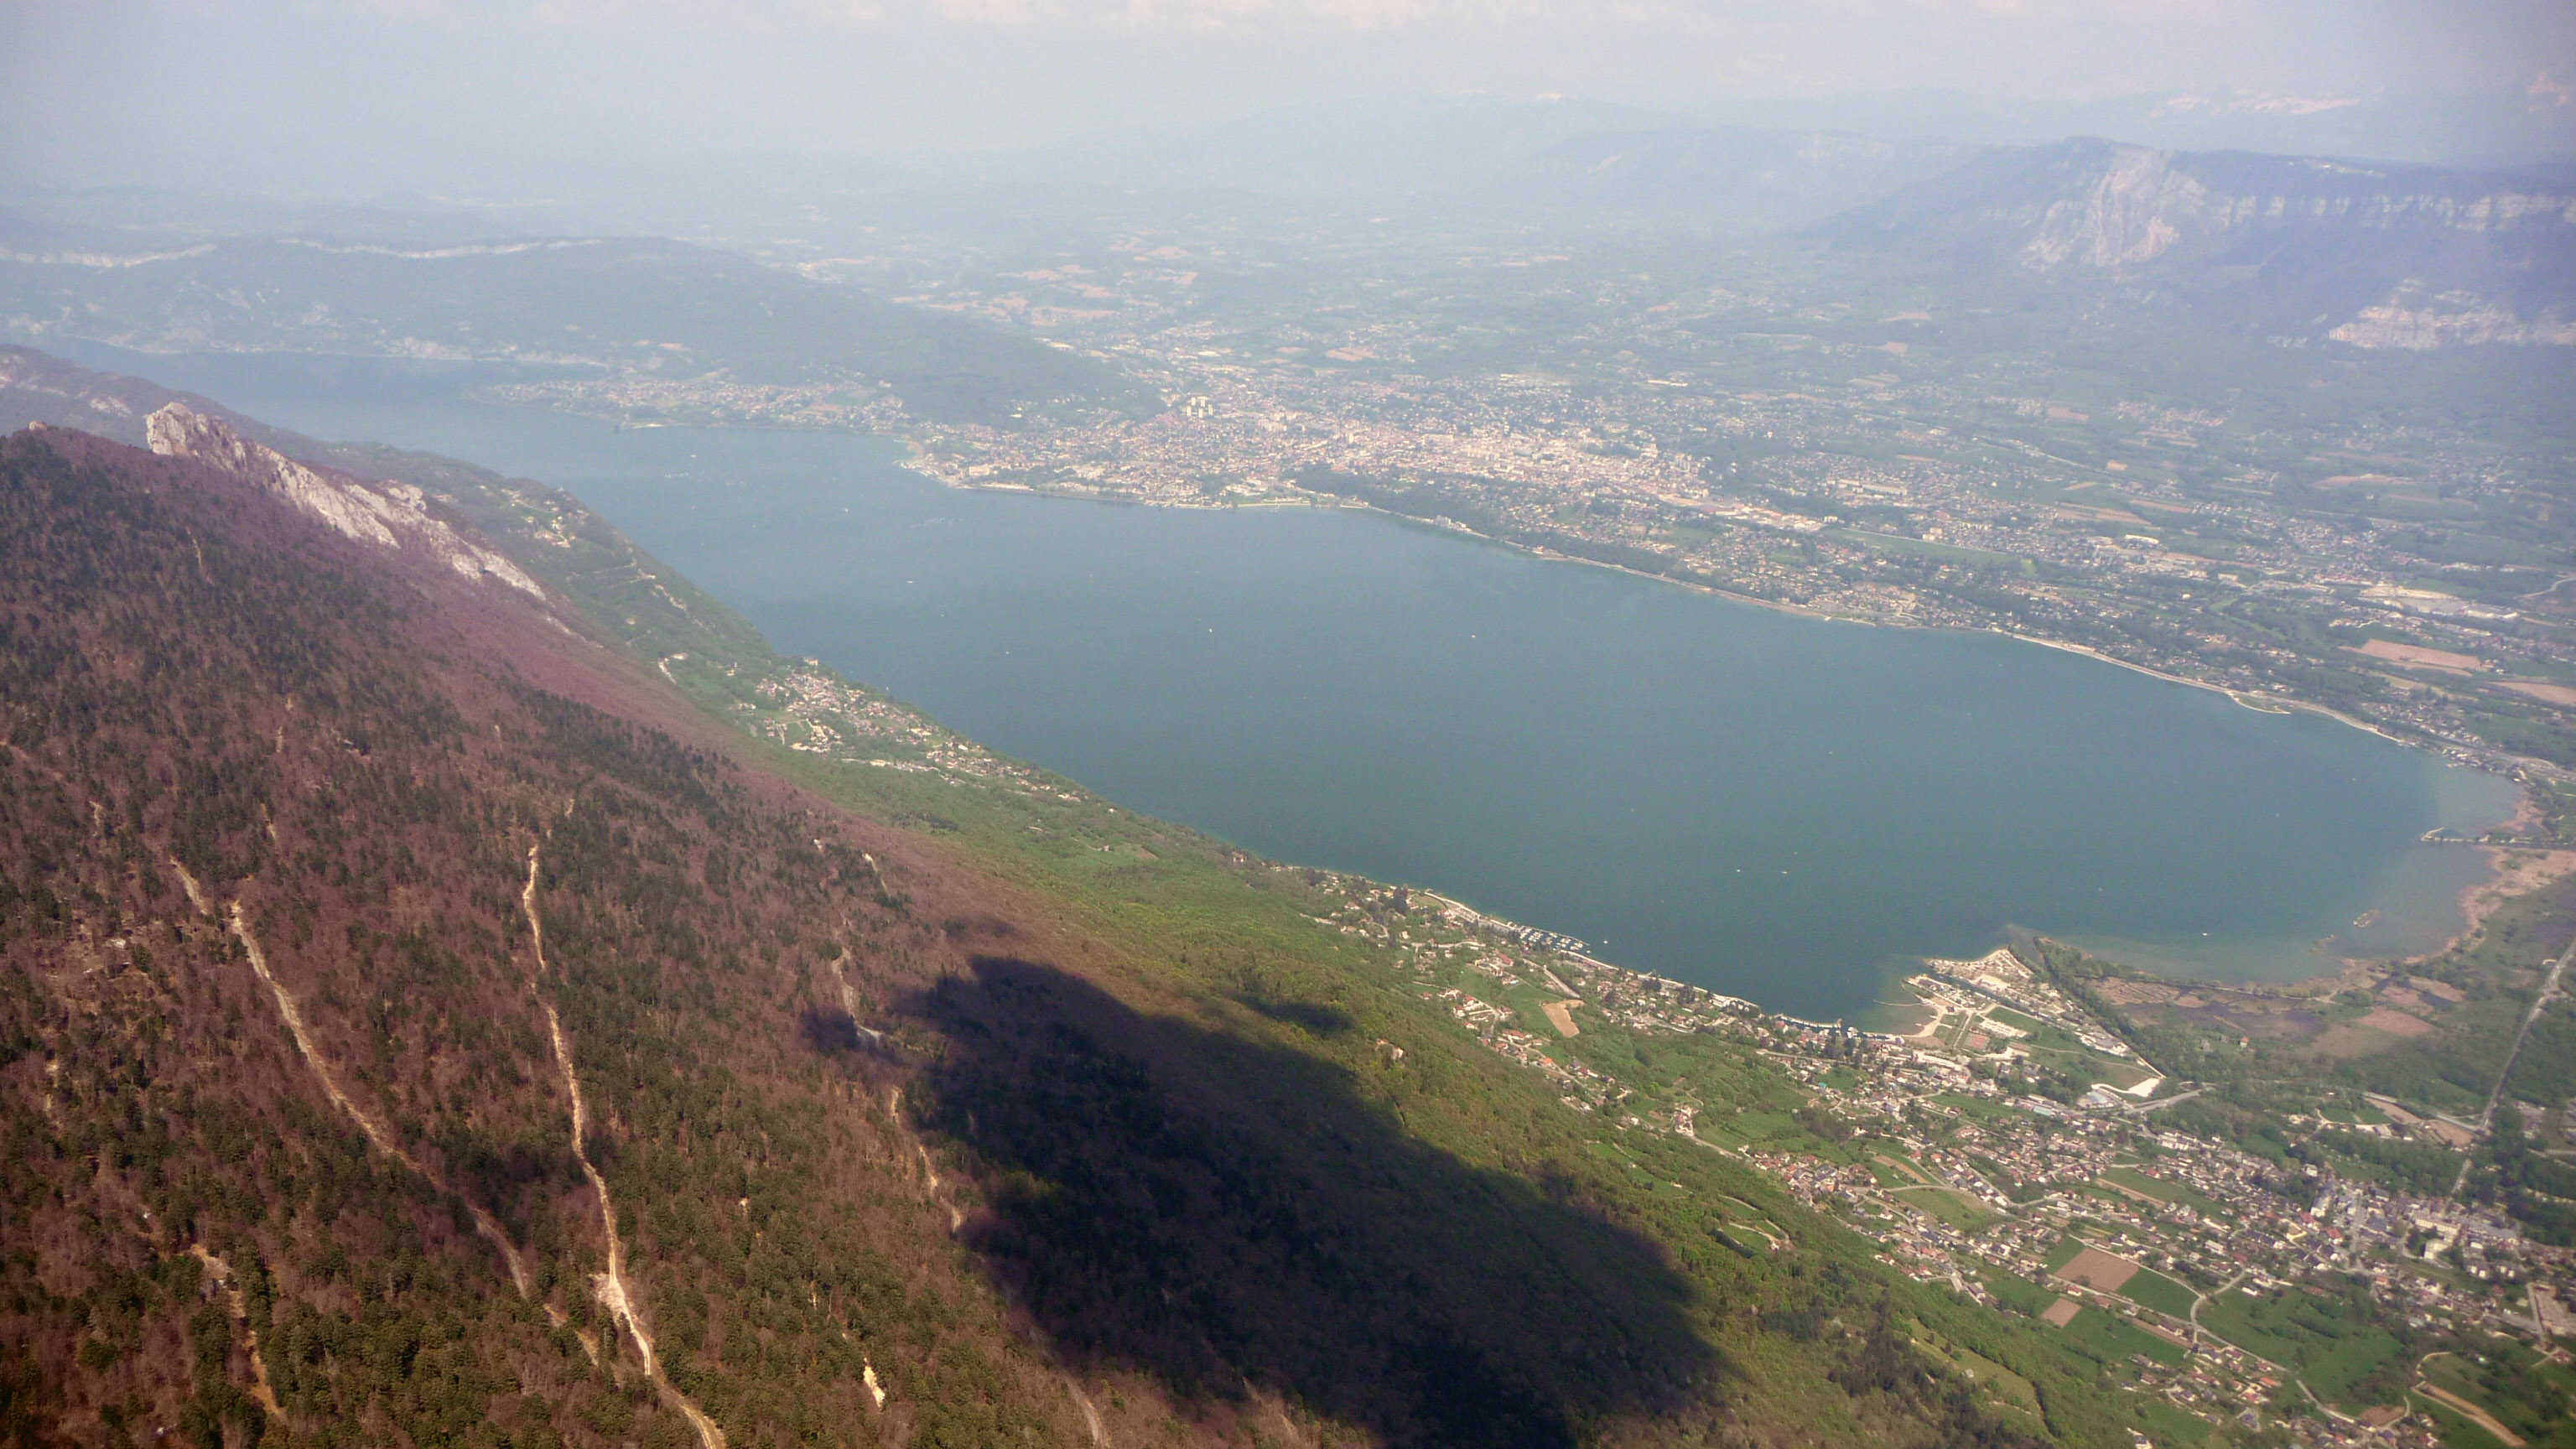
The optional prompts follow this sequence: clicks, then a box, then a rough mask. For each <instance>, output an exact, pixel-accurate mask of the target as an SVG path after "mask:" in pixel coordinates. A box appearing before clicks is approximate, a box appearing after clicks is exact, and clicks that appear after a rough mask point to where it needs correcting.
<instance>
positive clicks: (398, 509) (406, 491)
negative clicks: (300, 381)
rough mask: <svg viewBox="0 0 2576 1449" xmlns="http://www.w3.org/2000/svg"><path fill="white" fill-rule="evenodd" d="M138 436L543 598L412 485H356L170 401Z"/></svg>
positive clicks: (339, 525)
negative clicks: (447, 519)
mask: <svg viewBox="0 0 2576 1449" xmlns="http://www.w3.org/2000/svg"><path fill="white" fill-rule="evenodd" d="M144 435H145V436H146V437H147V438H148V439H150V441H151V445H152V451H153V452H155V453H159V454H161V455H162V456H164V457H172V458H188V459H192V460H194V461H196V462H199V463H203V464H206V465H207V466H209V467H212V468H214V469H216V470H218V471H220V472H223V473H228V474H230V475H232V476H233V477H236V478H239V479H241V480H242V481H244V482H246V483H250V484H252V485H253V486H255V487H258V488H260V489H261V490H263V491H264V492H267V493H270V494H272V495H274V496H276V497H278V498H281V499H283V500H285V501H286V502H288V503H290V504H292V505H294V506H295V508H296V509H297V510H298V511H300V512H303V513H305V514H308V515H310V516H312V517H313V518H316V519H318V520H320V521H321V522H322V523H324V524H325V525H327V526H329V527H330V528H331V529H332V530H333V531H334V532H336V533H339V534H340V535H342V536H343V537H346V538H352V539H355V540H357V541H358V542H360V543H367V544H373V545H375V546H376V547H378V548H383V549H391V550H395V551H397V552H408V553H409V554H410V555H411V556H413V557H418V558H426V559H428V560H430V561H432V562H435V563H437V564H440V565H443V566H445V567H446V568H448V569H451V570H453V571H454V572H455V573H456V574H457V575H458V576H459V577H461V578H464V579H467V580H471V581H480V580H484V579H489V580H492V581H493V582H495V583H499V584H503V585H506V586H507V587H510V588H513V589H517V590H518V591H519V592H521V593H523V594H526V595H528V596H529V597H531V598H538V599H542V598H544V597H545V590H544V589H542V588H540V587H538V585H537V581H536V580H535V579H532V578H530V577H528V575H527V573H526V572H525V571H524V570H522V569H521V568H520V567H519V566H518V565H517V564H514V563H512V562H510V561H509V560H508V559H506V558H503V557H502V556H501V555H500V554H498V553H495V552H494V551H492V550H491V549H489V548H486V547H484V546H483V545H482V544H479V543H475V542H473V541H472V540H469V539H467V538H465V537H464V536H463V535H461V534H459V533H458V532H457V531H456V530H455V529H453V528H450V527H448V526H447V524H446V523H445V522H444V521H442V520H440V519H439V518H437V517H436V516H435V515H433V514H432V513H431V512H430V511H429V504H428V500H427V499H426V498H425V497H424V496H423V495H422V493H421V491H420V490H419V489H418V488H414V487H412V486H410V485H408V484H404V483H376V484H368V483H362V482H360V481H359V480H357V479H355V478H352V477H349V476H348V475H347V474H344V473H329V472H324V471H322V470H320V469H316V468H309V467H306V466H305V465H304V464H302V463H299V462H297V461H295V460H294V459H292V458H290V457H287V456H286V455H285V454H283V453H281V452H279V451H277V450H276V449H275V448H271V447H269V446H267V445H265V444H262V443H255V442H252V441H250V440H249V439H247V438H244V437H242V436H241V435H240V434H238V433H236V432H234V431H233V430H232V429H231V428H230V427H228V426H226V425H225V424H224V422H223V421H222V420H221V419H218V418H213V417H208V416H207V415H205V414H203V413H199V412H195V411H192V410H191V409H190V408H188V406H187V405H186V404H184V403H170V404H168V405H166V406H164V407H162V408H161V409H159V410H158V411H156V412H154V413H153V414H152V415H151V416H150V417H149V418H147V419H145V420H144Z"/></svg>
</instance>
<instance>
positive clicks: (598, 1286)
mask: <svg viewBox="0 0 2576 1449" xmlns="http://www.w3.org/2000/svg"><path fill="white" fill-rule="evenodd" d="M519 910H520V912H521V913H522V914H524V915H525V916H526V917H527V918H528V943H529V945H530V947H531V948H532V949H533V950H534V952H535V954H536V962H537V975H538V976H539V977H543V976H545V975H546V974H547V968H546V928H545V927H544V926H543V925H541V924H540V923H539V922H538V920H537V847H536V846H534V845H531V846H529V847H528V884H527V886H526V888H525V889H523V890H521V891H520V892H519ZM534 984H535V983H534V982H531V983H530V985H531V986H533V985H534ZM537 1001H538V1004H539V1005H541V1006H543V1007H544V1008H545V1011H546V1035H547V1037H548V1038H549V1039H550V1040H551V1041H553V1043H554V1049H555V1065H556V1066H557V1067H559V1068H561V1069H562V1071H563V1080H564V1091H565V1092H566V1093H567V1094H568V1095H569V1096H571V1098H572V1155H573V1160H574V1161H576V1162H579V1163H580V1164H581V1173H582V1176H584V1177H586V1178H588V1179H590V1189H591V1191H593V1192H595V1193H598V1194H599V1223H600V1227H601V1228H602V1229H603V1230H604V1231H605V1232H606V1233H607V1235H608V1271H607V1272H605V1273H602V1274H600V1275H599V1276H598V1277H596V1278H594V1279H592V1280H591V1286H592V1288H593V1290H594V1291H596V1292H597V1293H598V1295H599V1301H600V1302H601V1303H603V1304H605V1305H606V1306H607V1308H608V1312H609V1316H611V1317H613V1318H615V1319H616V1320H617V1321H618V1323H620V1324H621V1325H623V1326H624V1327H625V1329H626V1334H627V1337H629V1338H631V1339H633V1340H634V1341H635V1352H636V1355H637V1356H638V1357H640V1358H641V1359H643V1361H644V1377H646V1378H648V1379H651V1380H652V1381H653V1388H654V1390H655V1391H656V1392H657V1393H659V1394H660V1396H661V1398H662V1400H663V1402H664V1403H667V1404H669V1405H670V1406H671V1407H672V1408H673V1409H675V1410H677V1411H678V1412H679V1413H680V1415H681V1417H683V1418H685V1419H687V1420H688V1421H689V1427H691V1428H693V1429H695V1430H697V1431H698V1443H699V1444H700V1445H701V1446H703V1449H725V1436H724V1430H722V1429H720V1428H718V1427H717V1426H716V1421H715V1420H713V1419H710V1418H708V1417H707V1416H706V1414H705V1412H704V1411H703V1410H701V1409H699V1407H698V1406H697V1405H696V1404H695V1403H694V1402H692V1401H691V1400H690V1398H689V1396H688V1395H687V1394H684V1393H682V1392H680V1389H679V1386H678V1385H676V1384H674V1383H672V1382H671V1381H670V1379H669V1378H667V1377H665V1376H664V1375H663V1373H662V1361H661V1359H660V1358H658V1357H656V1356H655V1354H654V1352H653V1335H652V1333H651V1332H650V1331H648V1330H647V1329H646V1328H645V1327H644V1320H643V1318H642V1316H641V1315H639V1314H637V1313H636V1311H635V1295H634V1294H633V1293H632V1292H630V1291H629V1290H628V1287H627V1283H626V1240H625V1239H624V1238H623V1237H621V1236H619V1234H618V1231H617V1207H616V1205H615V1204H614V1203H613V1202H611V1201H610V1200H609V1196H608V1179H606V1178H604V1177H602V1176H600V1175H599V1169H598V1168H597V1167H595V1166H593V1165H591V1161H590V1152H589V1150H588V1149H587V1148H586V1147H584V1146H583V1143H584V1142H585V1141H586V1140H587V1139H588V1138H589V1136H590V1108H589V1106H588V1105H587V1104H586V1103H584V1102H583V1100H582V1095H581V1077H580V1075H579V1074H578V1073H576V1072H575V1071H574V1070H573V1066H572V1046H571V1044H570V1043H569V1042H567V1041H565V1040H564V1029H563V1018H562V1017H560V1016H558V1015H556V1013H555V1004H554V1003H553V1002H551V1001H548V1000H546V999H545V997H544V995H543V994H542V993H540V994H539V996H538V998H537Z"/></svg>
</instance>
